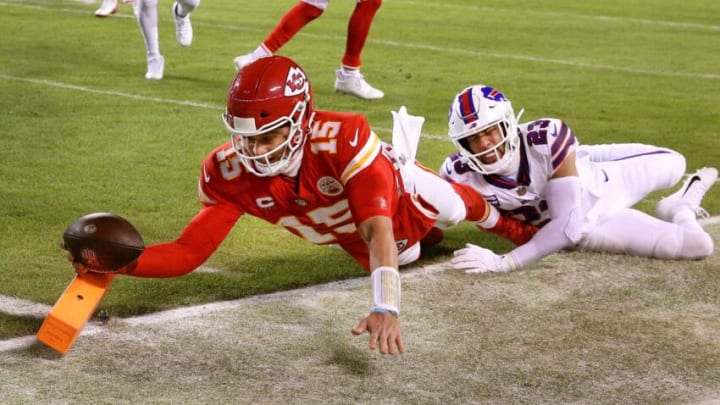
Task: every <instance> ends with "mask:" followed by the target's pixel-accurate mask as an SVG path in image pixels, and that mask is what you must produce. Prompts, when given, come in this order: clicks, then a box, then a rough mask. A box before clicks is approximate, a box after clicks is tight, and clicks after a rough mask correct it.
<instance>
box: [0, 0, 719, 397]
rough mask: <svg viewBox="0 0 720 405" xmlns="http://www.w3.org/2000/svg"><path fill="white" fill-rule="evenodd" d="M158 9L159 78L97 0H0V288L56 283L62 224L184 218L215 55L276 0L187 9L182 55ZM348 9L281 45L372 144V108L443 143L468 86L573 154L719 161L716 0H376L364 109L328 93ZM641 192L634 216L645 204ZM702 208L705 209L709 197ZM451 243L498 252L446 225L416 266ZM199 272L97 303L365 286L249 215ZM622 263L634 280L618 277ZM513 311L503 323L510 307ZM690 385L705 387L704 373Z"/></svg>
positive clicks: (158, 237) (30, 291) (222, 84)
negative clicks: (621, 150)
mask: <svg viewBox="0 0 720 405" xmlns="http://www.w3.org/2000/svg"><path fill="white" fill-rule="evenodd" d="M171 4H172V3H171V2H169V1H161V2H160V6H159V7H160V11H159V13H160V46H161V51H162V53H163V54H164V55H165V63H166V67H165V78H164V79H163V80H162V81H159V82H151V81H147V80H145V79H144V73H145V67H146V65H145V55H144V45H143V42H142V37H141V35H140V32H139V29H138V27H137V23H136V21H135V19H134V17H133V15H132V8H131V7H130V6H128V5H121V6H120V11H119V13H118V14H117V15H115V16H113V17H111V18H107V19H98V18H95V17H93V15H92V13H93V11H94V10H95V9H96V8H97V6H98V5H99V2H98V1H96V2H93V3H90V4H88V3H86V2H78V1H68V0H30V1H21V0H0V162H2V164H0V179H2V180H1V181H2V191H3V194H4V196H3V198H2V202H1V203H0V252H1V253H0V258H1V260H0V296H6V297H13V298H19V299H23V300H27V301H32V302H37V303H41V304H46V305H51V304H52V303H53V302H54V301H55V300H56V299H57V297H58V296H59V295H60V294H61V293H62V291H63V289H64V288H65V286H66V285H67V283H68V282H69V281H70V279H71V278H72V276H73V271H72V267H71V266H70V265H69V263H68V262H67V261H66V259H65V253H64V252H63V251H62V250H61V249H59V247H58V245H59V243H60V241H61V235H62V232H63V231H64V229H65V227H67V225H69V224H70V223H71V222H72V221H73V220H74V219H75V218H77V217H79V216H81V215H84V214H87V213H90V212H97V211H111V212H115V213H117V214H120V215H123V216H124V217H126V218H128V219H129V220H130V221H131V222H133V223H134V224H135V225H136V226H137V228H138V229H140V231H141V232H142V234H143V236H144V238H145V241H146V243H148V244H151V243H155V242H160V241H166V240H172V239H174V238H175V237H177V236H178V235H179V233H180V231H181V230H182V229H183V227H184V225H185V224H186V222H187V221H188V220H189V219H190V218H191V217H192V216H193V215H194V213H195V212H196V210H197V208H198V202H197V200H196V182H197V178H198V175H199V165H200V162H201V161H202V159H203V158H204V157H205V155H206V154H207V153H208V152H209V151H210V150H211V149H212V148H213V147H214V146H216V145H218V144H220V143H223V142H225V141H226V139H228V135H227V133H226V131H225V129H224V126H223V124H222V122H221V121H220V114H221V112H222V111H223V108H224V107H223V106H224V102H225V96H226V92H227V86H228V84H229V83H230V81H231V79H232V78H233V75H234V68H233V65H232V60H233V58H234V57H235V56H237V55H240V54H243V53H246V52H247V51H249V50H251V49H254V48H255V47H256V46H257V44H258V43H259V42H260V41H261V40H262V39H263V38H264V37H265V35H266V34H267V33H268V32H269V31H270V30H271V29H272V27H273V26H274V25H275V23H276V22H277V20H278V19H279V18H280V16H281V15H282V13H283V12H284V11H285V10H287V9H288V8H290V7H291V6H292V5H293V4H294V1H291V0H284V1H281V0H266V1H255V2H235V1H229V0H217V1H211V0H205V1H204V2H203V3H202V4H201V6H200V8H199V9H198V10H197V12H196V13H195V14H193V17H192V18H193V26H194V30H195V39H194V42H193V44H192V46H191V47H189V48H182V47H180V46H179V45H178V44H177V43H176V42H175V35H174V24H173V22H172V18H171V14H170V7H171ZM353 5H354V2H352V1H335V2H332V4H331V5H330V7H329V8H328V10H327V11H326V12H325V14H324V15H323V16H322V17H321V18H320V19H318V20H316V21H315V22H313V23H311V24H310V25H308V26H307V27H306V28H305V29H304V30H303V31H302V32H301V33H300V34H299V35H298V36H297V37H296V38H294V39H293V40H292V41H291V42H290V43H288V44H287V45H286V46H285V47H284V48H283V49H282V50H281V52H280V53H281V54H283V55H287V56H290V57H292V58H294V59H296V60H297V61H298V62H299V63H300V64H301V65H302V66H303V67H304V68H305V70H306V71H307V73H308V75H309V78H310V80H311V82H312V85H313V89H314V95H315V107H316V108H319V109H332V110H340V111H355V112H362V113H364V114H366V115H367V116H368V118H369V120H370V123H371V124H372V125H373V128H374V129H375V131H376V132H377V133H378V134H379V135H380V136H381V137H382V138H383V139H385V140H389V139H390V128H392V122H391V115H390V111H391V110H397V109H398V108H399V107H400V106H401V105H406V106H407V107H408V109H409V111H410V113H412V114H415V115H423V116H425V117H426V124H425V127H424V132H425V133H426V136H425V137H424V138H423V139H422V141H421V144H420V150H419V152H418V158H419V160H421V161H422V162H423V163H425V164H426V165H428V166H430V167H434V168H437V167H438V165H439V164H440V163H441V162H442V160H443V159H444V157H445V156H446V155H447V154H448V153H449V152H451V151H452V149H453V147H452V145H451V144H450V143H449V142H447V141H445V140H444V134H445V132H446V115H447V109H448V106H449V103H450V100H451V97H452V96H453V95H454V94H455V93H456V92H457V91H458V90H460V89H461V88H463V87H465V86H467V85H470V84H474V83H485V84H489V85H493V86H496V87H498V88H500V89H501V90H503V92H504V93H505V94H506V95H507V96H508V97H509V98H510V99H511V100H512V101H513V105H514V106H515V108H516V109H518V110H519V109H520V108H525V110H526V112H525V114H524V116H523V118H524V120H530V119H535V118H539V117H559V118H562V119H564V120H565V121H566V122H567V123H568V124H569V126H570V127H571V128H572V129H573V130H574V132H575V134H576V135H577V136H578V138H579V140H580V142H581V143H585V144H593V143H617V142H642V143H651V144H657V145H662V146H667V147H671V148H674V149H676V150H678V151H680V152H682V153H683V154H684V155H685V156H686V157H687V160H688V169H689V170H694V169H696V168H699V167H702V166H706V165H713V166H716V167H717V166H720V129H719V128H720V113H719V106H720V52H718V50H720V35H719V34H720V22H719V21H718V18H717V16H718V15H720V3H717V2H713V1H710V0H690V1H684V2H680V3H679V2H677V1H670V0H652V1H650V0H643V1H631V2H627V1H625V2H623V1H615V0H603V1H596V2H577V1H567V0H557V1H544V2H540V1H530V0H524V1H498V2H492V3H491V4H490V3H485V2H471V1H463V0H451V1H440V2H438V1H430V0H417V1H410V0H407V1H405V0H385V1H384V2H383V6H382V8H381V9H380V11H379V13H378V15H377V17H376V19H375V22H374V25H373V27H372V30H371V34H370V38H369V40H368V43H367V46H366V48H365V51H364V53H363V61H364V65H363V73H364V74H365V76H366V78H367V79H368V81H369V82H370V83H371V84H373V85H374V86H376V87H378V88H381V89H382V90H384V91H385V94H386V96H385V98H384V99H382V100H379V101H372V102H368V101H363V100H359V99H356V98H353V97H351V96H346V95H340V94H336V93H335V92H334V88H333V81H334V70H335V69H336V68H337V67H338V66H339V63H340V58H341V57H342V53H343V50H344V44H345V32H346V29H347V18H348V16H349V14H350V13H351V11H352V8H353ZM659 197H660V195H657V196H651V198H649V199H648V200H646V201H643V202H641V204H640V205H639V207H640V208H641V209H643V210H646V211H648V212H651V211H652V207H653V206H654V203H655V202H656V201H657V199H658V198H659ZM703 205H704V207H705V208H706V209H707V210H708V211H709V212H710V214H711V215H712V216H715V217H716V216H718V215H720V187H715V188H714V189H713V190H711V191H710V193H709V194H708V195H707V197H706V199H705V201H704V204H703ZM466 241H473V242H474V243H478V244H483V245H486V246H488V247H491V248H497V249H500V250H502V249H506V248H507V247H508V245H507V244H505V243H504V242H502V241H498V240H496V239H494V238H492V237H489V236H485V235H480V234H479V233H478V232H476V231H475V230H474V229H472V227H470V226H461V227H459V228H457V229H454V230H451V231H449V232H448V234H447V235H446V240H445V241H444V242H443V244H442V245H440V246H438V247H435V248H433V249H431V250H430V251H428V252H427V253H428V255H427V258H425V259H424V260H423V261H422V262H421V264H430V263H438V262H442V261H444V260H446V259H447V258H448V257H449V255H450V254H451V252H452V250H454V249H456V248H458V247H461V246H463V245H464V243H465V242H466ZM716 243H717V238H716ZM717 255H718V253H715V255H714V257H715V258H716V257H717ZM633 263H634V264H635V266H636V267H637V266H638V264H637V263H640V265H639V266H640V267H643V266H646V267H647V266H649V267H652V266H653V265H654V264H653V263H654V262H653V261H642V260H640V261H635V262H633ZM648 263H649V264H648ZM712 263H715V264H713V266H715V265H716V263H717V260H715V261H714V262H712ZM206 265H207V266H208V267H210V268H212V269H216V270H218V271H216V272H195V273H192V274H190V275H188V276H185V277H182V278H177V279H172V280H143V279H133V278H130V277H120V278H118V279H117V280H116V281H115V282H114V284H113V285H112V287H111V290H110V292H109V293H108V295H107V296H106V297H105V299H104V301H103V302H102V304H101V307H100V308H101V309H103V310H105V311H107V312H108V313H110V315H111V316H114V317H120V318H126V317H130V316H134V315H139V314H148V313H154V312H157V311H161V310H166V309H171V308H176V307H180V306H185V305H193V304H201V303H210V302H216V301H221V300H232V299H237V298H241V297H246V296H251V295H256V294H262V293H269V292H275V291H280V290H290V289H295V288H299V287H304V286H312V285H316V284H321V283H326V282H330V281H335V280H343V279H349V278H356V277H362V276H364V275H365V273H364V272H363V271H362V270H361V269H360V267H359V266H358V265H356V264H355V263H354V262H353V261H352V260H351V259H350V258H349V257H347V256H346V255H345V254H344V253H342V252H341V251H339V250H336V249H329V248H323V247H317V246H313V245H310V244H308V243H306V242H304V241H302V240H299V239H297V238H295V237H293V236H292V235H290V234H288V233H287V232H285V231H283V230H282V229H280V228H276V227H273V226H270V225H268V224H265V223H262V222H260V221H258V220H255V219H253V218H243V219H241V221H240V222H239V224H238V226H237V227H236V229H235V230H234V231H233V232H232V233H231V234H230V236H229V237H228V239H226V241H225V242H224V243H223V245H222V246H221V248H220V249H219V250H218V252H216V254H215V255H213V256H212V257H211V259H210V260H209V261H208V263H206ZM696 265H697V264H685V263H678V264H677V266H676V267H677V269H678V270H679V271H682V270H683V269H685V268H690V267H692V268H695V267H696ZM700 267H701V268H703V269H704V270H703V271H705V272H711V271H712V270H717V268H709V267H712V266H709V265H706V266H704V267H703V266H700ZM534 270H537V271H538V272H542V271H548V269H547V267H544V266H539V268H538V269H534ZM633 270H636V271H640V270H639V269H632V268H628V269H626V271H628V272H631V271H633ZM529 271H530V272H531V271H533V270H529ZM541 274H542V273H541ZM709 274H712V273H709ZM520 277H521V281H518V282H519V283H522V280H523V278H522V277H526V276H520ZM628 279H631V277H628ZM478 280H480V279H478ZM625 281H627V280H625ZM712 282H713V283H715V284H713V285H717V281H715V280H713V281H712ZM628 283H629V284H627V285H626V286H625V287H626V288H628V289H631V288H632V282H631V281H628ZM475 287H476V288H482V283H481V282H479V281H478V282H477V284H476V285H475ZM521 290H522V289H521ZM518 294H523V293H522V292H519V293H518ZM716 297H717V292H712V294H711V295H710V296H704V298H703V300H707V303H708V305H709V303H711V302H713V299H714V298H716ZM613 298H614V299H617V300H624V299H632V294H628V296H622V297H613ZM657 299H658V300H661V301H662V297H658V298H657ZM703 302H705V301H703ZM616 304H617V302H614V301H612V300H611V301H610V302H608V303H603V305H608V306H610V307H613V305H616ZM578 305H580V304H578ZM514 310H515V312H510V313H509V315H508V316H518V317H524V316H526V314H523V312H522V308H515V309H514ZM713 311H717V309H716V308H715V309H713ZM713 313H717V312H713ZM676 315H677V314H676ZM678 316H679V315H678ZM41 322H42V319H41V318H39V317H36V316H22V315H15V314H13V313H12V312H10V311H4V310H3V308H0V339H9V338H15V337H20V336H25V335H29V334H33V333H34V332H35V331H36V330H37V328H38V327H39V325H40V323H41ZM599 322H600V321H599ZM504 327H510V325H505V326H504ZM618 327H622V326H618ZM712 327H713V328H716V327H717V324H716V323H713V324H712ZM342 329H343V331H345V329H348V328H345V327H344V326H343V327H342ZM711 332H712V333H715V335H717V334H718V332H720V330H718V329H711ZM418 333H422V331H419V332H418ZM518 333H520V332H518ZM707 354H708V355H718V353H717V351H709V352H708V353H707ZM11 355H12V354H6V353H3V354H2V356H11ZM696 355H698V354H697V353H693V356H696ZM699 355H700V356H701V355H702V354H699ZM10 363H12V360H8V363H7V364H10ZM679 363H680V364H682V361H680V362H679ZM703 378H705V377H703ZM706 382H707V381H706ZM704 387H705V388H707V387H710V389H711V391H712V388H713V387H714V389H715V391H714V392H716V393H717V392H720V386H718V385H717V382H714V383H713V382H707V383H706V384H705V385H704ZM469 398H472V397H463V396H462V395H459V396H457V397H456V398H455V399H456V400H458V401H460V402H467V401H463V399H465V400H467V399H469ZM488 398H489V397H488ZM493 398H494V397H493ZM556 398H560V401H565V400H568V401H574V400H578V401H580V402H582V398H583V397H582V395H580V396H577V397H573V396H562V395H559V396H557V397H556ZM643 398H645V400H647V399H648V398H647V397H643ZM643 398H634V399H631V400H630V401H629V402H645V401H643ZM692 398H698V397H697V396H694V397H692ZM217 399H218V401H219V402H227V401H228V399H227V398H226V399H225V400H222V399H221V398H217ZM416 399H417V398H416ZM419 399H420V400H421V401H427V402H435V401H433V400H432V397H420V398H419ZM662 399H663V398H659V400H661V401H662ZM666 399H667V398H666ZM682 399H683V398H682V397H677V396H674V397H672V398H669V400H670V401H671V402H677V401H682ZM685 399H688V398H687V397H686V398H685ZM359 400H360V401H361V402H364V401H366V400H368V397H362V396H361V397H359ZM545 400H547V401H548V402H553V401H552V399H551V398H545ZM18 401H19V402H23V400H22V399H19V400H18ZM496 401H497V402H504V401H499V400H498V399H497V398H496V399H495V400H492V399H491V400H490V402H496ZM390 402H393V401H392V400H391V401H390ZM400 402H403V400H402V399H401V400H400Z"/></svg>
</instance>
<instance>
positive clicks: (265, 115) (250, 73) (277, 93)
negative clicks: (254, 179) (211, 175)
mask: <svg viewBox="0 0 720 405" xmlns="http://www.w3.org/2000/svg"><path fill="white" fill-rule="evenodd" d="M311 95H312V92H311V89H310V82H309V81H308V79H307V75H306V74H305V71H304V70H303V69H302V68H301V67H300V66H299V65H298V64H297V63H295V62H294V61H292V60H291V59H289V58H286V57H284V56H276V55H275V56H269V57H266V58H260V59H258V60H256V61H254V62H253V63H251V64H249V65H247V66H245V67H244V68H243V69H241V70H240V71H239V72H238V73H237V74H236V75H235V79H234V80H233V81H232V84H230V90H229V92H228V101H227V109H226V110H225V113H224V114H223V122H224V123H225V126H226V127H227V129H228V130H229V131H230V138H231V139H232V144H233V147H234V149H235V152H236V153H237V155H238V156H239V157H240V161H241V162H242V163H243V165H244V166H245V167H246V168H247V169H248V170H249V171H250V172H252V173H254V174H256V175H258V176H274V175H277V174H280V173H285V174H289V173H292V172H295V171H296V170H297V168H298V167H299V166H300V160H301V159H302V146H303V145H304V144H305V140H306V139H307V135H308V134H309V132H310V115H311V113H312V102H311ZM286 125H287V126H289V127H290V133H289V135H288V136H287V139H285V141H284V142H282V143H281V144H280V145H279V146H277V147H276V148H274V149H273V150H271V151H269V152H267V153H263V154H261V155H256V154H255V153H254V151H253V149H254V147H253V142H250V141H249V139H250V138H252V137H254V136H258V135H261V134H263V133H266V132H268V131H271V130H274V129H277V128H280V127H282V126H286ZM281 151H282V153H280V152H281ZM279 153H280V157H278V154H279Z"/></svg>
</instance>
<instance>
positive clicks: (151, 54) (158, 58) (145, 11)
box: [95, 0, 200, 80]
mask: <svg viewBox="0 0 720 405" xmlns="http://www.w3.org/2000/svg"><path fill="white" fill-rule="evenodd" d="M123 2H127V3H130V2H132V3H133V11H134V12H135V16H137V22H138V26H139V27H140V32H141V33H142V36H143V40H144V41H145V52H146V58H147V72H146V73H145V78H146V79H148V80H160V79H162V78H163V73H164V71H165V58H164V57H163V56H162V54H160V39H159V35H158V12H157V6H158V0H127V1H126V0H123ZM199 5H200V0H178V1H176V2H175V3H173V6H172V13H173V19H174V20H175V37H176V38H177V41H178V43H179V44H180V45H182V46H190V44H192V40H193V29H192V24H191V23H190V13H192V12H193V11H194V10H195V9H196V8H197V7H198V6H199ZM116 12H117V0H103V3H102V5H101V6H100V8H98V9H97V11H95V15H96V16H98V17H108V16H110V15H111V14H115V13H116Z"/></svg>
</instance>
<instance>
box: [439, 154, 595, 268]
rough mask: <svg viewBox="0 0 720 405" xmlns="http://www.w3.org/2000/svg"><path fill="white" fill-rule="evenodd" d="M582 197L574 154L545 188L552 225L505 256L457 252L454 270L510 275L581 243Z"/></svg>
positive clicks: (472, 249)
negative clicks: (510, 272) (508, 273)
mask: <svg viewBox="0 0 720 405" xmlns="http://www.w3.org/2000/svg"><path fill="white" fill-rule="evenodd" d="M581 195H582V184H581V182H580V178H579V177H578V173H577V169H576V166H575V154H574V153H571V154H569V155H568V157H566V158H565V161H564V162H563V164H562V165H561V166H560V167H559V168H558V170H557V171H556V172H555V174H554V175H553V177H552V178H551V179H550V180H549V181H548V184H547V186H546V189H545V198H546V199H547V201H548V207H549V209H550V221H549V222H548V223H547V224H546V225H545V226H543V227H542V228H541V229H540V230H538V231H537V233H535V234H534V236H533V237H532V238H531V239H530V240H529V241H528V242H527V243H525V244H523V245H521V246H518V247H517V248H515V249H513V250H512V251H511V252H509V253H508V254H505V255H497V254H495V253H494V252H492V251H491V250H489V249H485V248H482V247H479V246H475V245H472V244H468V245H467V246H466V247H465V248H463V249H460V250H457V251H455V254H454V257H453V260H452V263H453V267H455V268H456V269H460V270H465V272H466V273H486V272H508V271H513V270H516V269H520V268H523V267H526V266H528V265H530V264H532V263H534V262H536V261H538V260H540V259H541V258H543V257H545V256H547V255H550V254H552V253H555V252H558V251H560V250H562V249H563V248H565V247H567V246H571V245H574V244H576V243H578V242H579V241H580V238H581V237H582V222H583V218H584V213H583V212H582V204H581Z"/></svg>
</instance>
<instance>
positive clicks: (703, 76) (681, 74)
mask: <svg viewBox="0 0 720 405" xmlns="http://www.w3.org/2000/svg"><path fill="white" fill-rule="evenodd" d="M0 6H16V7H27V8H35V9H47V10H48V11H63V12H73V13H77V12H82V13H86V11H85V10H73V9H54V8H46V7H43V6H39V5H26V4H18V3H7V2H0ZM492 10H495V9H492ZM500 10H502V9H500ZM542 13H543V14H549V15H553V16H565V15H570V16H574V17H578V16H579V15H573V14H560V13H552V12H542ZM131 17H134V16H132V15H129V16H127V17H126V18H131ZM586 17H588V18H596V19H600V20H602V21H614V22H625V21H627V22H628V23H631V24H632V23H638V22H643V23H645V24H653V23H655V24H658V25H664V26H672V27H678V28H685V29H687V28H689V27H695V28H699V27H702V28H705V29H710V30H720V26H716V25H702V24H686V23H673V22H669V21H653V20H642V19H640V20H638V19H624V18H621V17H607V16H586ZM113 18H116V17H113ZM193 25H194V26H200V27H202V26H208V27H214V28H222V29H228V30H240V31H255V30H256V29H253V28H248V27H243V26H237V25H223V24H205V23H203V22H202V21H193ZM298 36H303V37H308V38H316V39H329V40H336V41H345V39H346V38H345V37H344V36H337V35H322V34H310V33H304V32H300V33H298ZM368 42H370V43H373V44H379V45H385V46H389V47H393V48H410V49H420V50H424V51H431V52H441V53H453V54H460V55H469V56H482V57H490V58H497V59H512V60H520V61H526V62H533V63H545V64H555V65H563V66H571V67H577V68H584V69H593V70H609V71H613V72H622V73H632V74H640V75H652V76H664V77H686V78H691V79H707V80H720V74H717V73H690V72H674V71H659V70H649V69H634V68H628V67H625V66H614V65H604V64H593V63H587V62H579V61H572V60H562V59H550V58H540V57H535V56H529V55H513V54H503V53H494V52H483V51H477V50H468V49H456V48H446V47H441V46H432V45H425V44H414V43H410V42H397V41H384V40H374V39H369V40H368Z"/></svg>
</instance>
